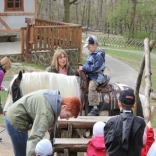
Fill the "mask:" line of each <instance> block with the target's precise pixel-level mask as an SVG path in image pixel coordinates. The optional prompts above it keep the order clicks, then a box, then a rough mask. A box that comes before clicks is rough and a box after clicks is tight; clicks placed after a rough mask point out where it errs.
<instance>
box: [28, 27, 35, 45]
mask: <svg viewBox="0 0 156 156" xmlns="http://www.w3.org/2000/svg"><path fill="white" fill-rule="evenodd" d="M29 43H30V44H33V43H34V26H33V25H31V26H30V41H29Z"/></svg>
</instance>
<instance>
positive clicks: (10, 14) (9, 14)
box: [0, 12, 35, 16]
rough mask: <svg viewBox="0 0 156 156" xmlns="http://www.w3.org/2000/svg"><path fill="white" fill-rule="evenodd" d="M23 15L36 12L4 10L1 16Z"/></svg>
mask: <svg viewBox="0 0 156 156" xmlns="http://www.w3.org/2000/svg"><path fill="white" fill-rule="evenodd" d="M22 15H35V12H3V13H0V16H22Z"/></svg>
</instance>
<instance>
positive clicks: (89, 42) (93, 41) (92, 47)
mask: <svg viewBox="0 0 156 156" xmlns="http://www.w3.org/2000/svg"><path fill="white" fill-rule="evenodd" d="M83 47H87V48H88V50H89V51H90V52H91V53H93V52H95V51H96V49H97V47H98V39H97V38H96V37H95V36H89V37H88V38H87V39H86V42H85V45H84V46H83Z"/></svg>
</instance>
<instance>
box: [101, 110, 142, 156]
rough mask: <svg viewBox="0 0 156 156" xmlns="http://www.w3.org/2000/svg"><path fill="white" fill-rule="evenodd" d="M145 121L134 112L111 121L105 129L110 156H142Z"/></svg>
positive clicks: (125, 112) (113, 118)
mask: <svg viewBox="0 0 156 156" xmlns="http://www.w3.org/2000/svg"><path fill="white" fill-rule="evenodd" d="M144 128H145V121H144V120H143V119H142V118H141V117H138V116H135V115H134V114H133V112H132V110H128V111H127V110H123V112H122V113H121V114H120V115H118V116H115V117H112V118H111V119H109V120H108V121H107V123H106V125H105V127H104V138H105V145H106V148H107V151H108V155H109V156H140V155H141V148H142V146H143V139H142V138H143V133H144Z"/></svg>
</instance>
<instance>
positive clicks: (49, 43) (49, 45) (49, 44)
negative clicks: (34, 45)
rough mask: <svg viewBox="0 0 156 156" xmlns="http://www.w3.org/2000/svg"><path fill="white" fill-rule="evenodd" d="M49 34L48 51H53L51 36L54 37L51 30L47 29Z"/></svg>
mask: <svg viewBox="0 0 156 156" xmlns="http://www.w3.org/2000/svg"><path fill="white" fill-rule="evenodd" d="M47 33H48V37H47V40H48V41H47V44H48V50H50V49H51V36H52V33H51V29H47Z"/></svg>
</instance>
